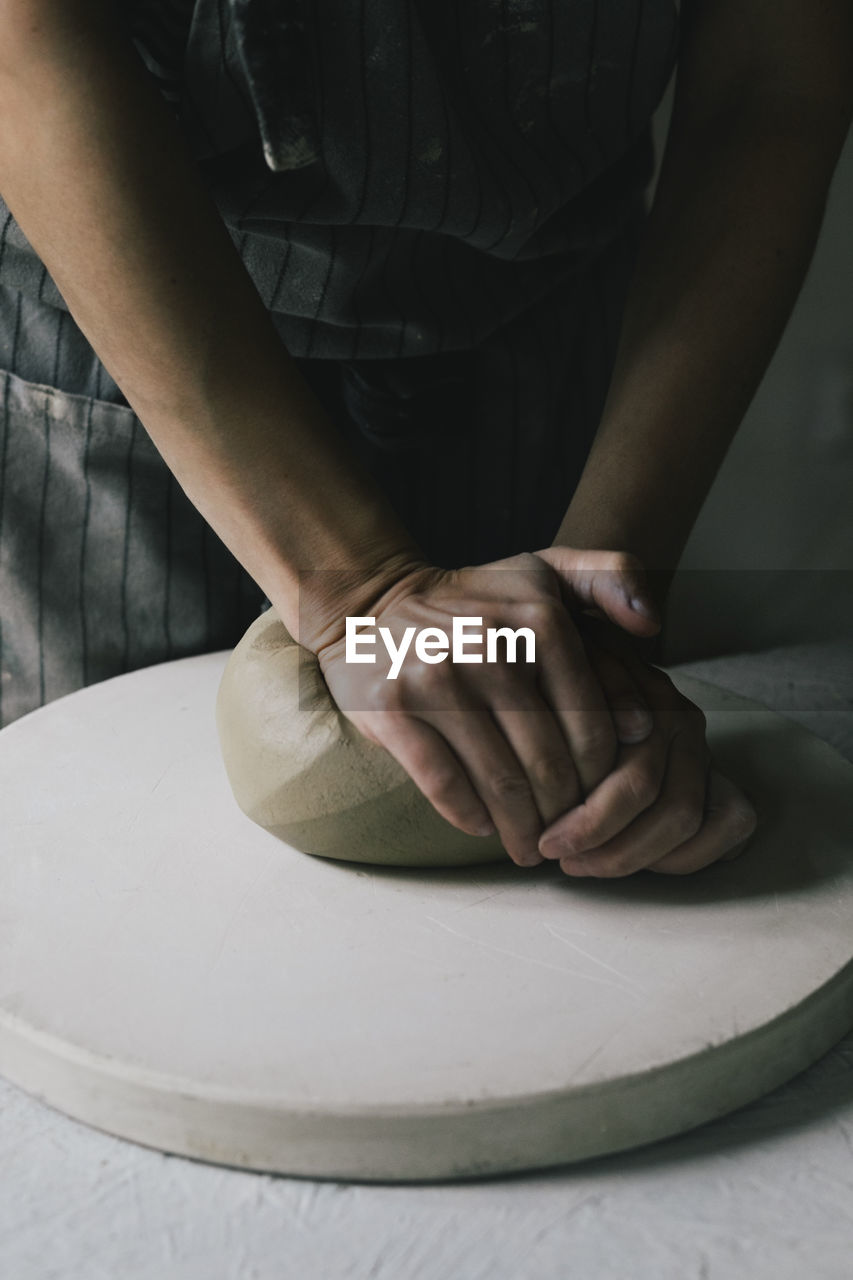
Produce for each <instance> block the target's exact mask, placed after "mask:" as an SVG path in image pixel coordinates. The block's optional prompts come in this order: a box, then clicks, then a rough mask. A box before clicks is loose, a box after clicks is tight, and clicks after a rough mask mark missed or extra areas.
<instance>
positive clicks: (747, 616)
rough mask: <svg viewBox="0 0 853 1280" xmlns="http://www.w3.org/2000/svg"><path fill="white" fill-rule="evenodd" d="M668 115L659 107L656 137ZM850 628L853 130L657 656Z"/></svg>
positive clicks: (754, 645) (850, 631)
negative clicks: (804, 273)
mask: <svg viewBox="0 0 853 1280" xmlns="http://www.w3.org/2000/svg"><path fill="white" fill-rule="evenodd" d="M666 118H667V107H666V105H664V107H663V108H662V109H661V112H659V115H658V119H657V121H656V130H657V133H658V137H659V139H660V138H661V137H662V136H663V135H664V133H665V127H666ZM659 149H660V142H659ZM845 637H846V638H848V639H850V643H851V645H853V135H851V137H849V138H848V140H847V145H846V148H845V150H844V153H843V156H842V158H841V162H840V164H839V167H838V170H837V172H836V176H835V181H834V184H833V188H832V192H831V195H830V200H829V206H828V209H827V215H826V220H825V223H824V226H823V230H822V233H821V238H820V243H819V246H818V250H817V253H816V255H815V259H814V261H813V263H812V267H811V270H810V272H809V275H808V278H807V280H806V283H805V286H804V288H803V291H802V294H801V296H800V299H799V301H798V303H797V307H796V309H795V312H794V314H793V316H792V318H791V321H790V323H789V325H788V328H787V331H786V333H785V336H784V338H783V340H782V343H781V345H780V347H779V349H778V351H777V353H776V356H775V358H774V360H773V362H772V365H771V367H770V369H769V370H768V373H767V375H766V377H765V379H764V382H763V384H762V386H761V388H760V390H759V392H758V395H757V396H756V398H755V401H754V403H753V405H752V408H751V409H750V412H749V414H748V415H747V417H746V419H745V421H744V422H743V424H742V426H741V429H740V431H739V433H738V435H737V437H736V439H735V442H734V444H733V446H732V448H731V450H730V452H729V454H728V456H727V458H726V460H725V462H724V464H723V467H722V468H721V470H720V472H719V474H718V477H717V480H716V482H715V484H714V486H713V488H712V491H711V493H710V494H709V496H708V499H707V501H706V503H705V506H704V508H703V510H702V512H701V514H700V517H699V519H698V521H697V524H696V526H695V529H694V532H693V535H692V536H691V538H690V541H689V543H688V546H687V548H686V550H685V553H684V556H683V558H682V562H681V568H680V572H679V574H678V576H677V579H676V583H675V585H674V588H673V593H672V597H671V607H670V616H669V620H668V640H667V645H666V649H665V658H666V660H667V661H670V662H676V661H681V660H683V659H687V658H689V657H698V656H703V655H710V654H716V653H722V652H727V651H728V652H731V651H735V650H744V649H761V648H766V647H769V646H772V645H778V644H785V643H793V642H797V641H802V640H808V639H815V638H816V639H829V638H832V639H836V638H845Z"/></svg>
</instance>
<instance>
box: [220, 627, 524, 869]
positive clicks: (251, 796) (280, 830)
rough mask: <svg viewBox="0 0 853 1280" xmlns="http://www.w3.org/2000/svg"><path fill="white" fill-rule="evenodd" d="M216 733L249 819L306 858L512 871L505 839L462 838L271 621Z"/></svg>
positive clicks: (226, 682)
mask: <svg viewBox="0 0 853 1280" xmlns="http://www.w3.org/2000/svg"><path fill="white" fill-rule="evenodd" d="M216 721H217V728H218V730H219V741H220V745H221V748H222V757H223V760H224V762H225V768H226V771H227V773H228V778H229V781H230V783H231V787H232V790H233V792H234V796H235V799H236V800H237V803H238V804H239V806H240V808H241V809H242V810H243V812H244V813H245V814H246V815H247V816H248V817H249V818H251V819H252V821H253V822H256V823H257V824H258V825H259V826H261V827H264V828H265V829H266V830H267V831H270V832H272V834H273V835H275V836H278V837H279V838H280V839H281V840H284V841H286V842H287V843H288V844H289V845H292V846H293V847H294V848H296V849H300V850H301V851H302V852H303V853H313V854H317V855H319V856H321V857H326V858H343V859H346V860H347V861H350V862H373V863H383V864H385V865H397V866H420V867H430V866H433V867H439V866H464V865H466V864H469V863H480V862H501V861H508V856H507V854H506V852H505V851H504V849H503V846H502V845H501V843H500V841H499V840H498V838H497V836H485V837H482V836H469V835H465V834H464V832H462V831H458V830H457V829H456V827H453V826H451V824H450V823H449V822H446V821H445V819H444V818H442V817H441V816H440V815H439V814H438V813H436V811H435V809H434V808H433V807H432V805H431V804H430V802H429V801H428V800H427V799H426V797H425V796H423V795H422V794H421V792H420V791H419V790H418V788H417V787H416V786H415V784H414V782H412V780H411V779H410V778H409V776H408V774H407V773H406V772H405V770H404V769H403V767H402V766H401V765H399V764H398V763H397V761H396V760H394V758H393V757H392V756H391V755H390V754H389V753H388V752H387V751H386V750H385V748H384V747H380V746H378V745H377V744H376V743H375V742H370V741H368V739H367V738H365V737H363V736H362V734H360V733H359V731H358V730H357V729H356V728H355V726H354V725H352V724H350V722H349V721H348V720H347V718H346V717H345V716H344V715H343V713H342V712H340V711H339V710H338V708H337V706H336V705H335V703H334V702H333V701H332V697H331V695H330V693H329V690H328V688H327V687H326V683H325V681H324V679H323V676H322V673H321V671H320V666H319V663H318V662H317V659H316V658H315V657H314V655H313V654H312V653H310V652H309V651H308V650H307V649H303V648H302V647H301V646H300V645H298V644H297V643H296V641H295V640H294V639H293V637H292V636H291V635H290V634H289V632H288V631H287V630H286V628H285V626H284V624H283V623H282V621H281V619H280V618H279V617H278V615H277V614H276V613H275V612H274V610H272V609H270V610H268V611H267V612H266V613H263V614H261V616H260V617H259V618H257V619H256V621H255V622H253V623H252V625H251V627H249V630H248V631H247V632H246V634H245V635H244V636H243V639H242V640H241V641H240V643H239V644H238V645H237V647H236V649H235V650H234V652H233V653H232V655H231V657H230V659H229V660H228V663H227V665H226V668H225V672H224V674H223V677H222V683H221V684H220V686H219V694H218V697H217V703H216Z"/></svg>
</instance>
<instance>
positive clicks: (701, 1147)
mask: <svg viewBox="0 0 853 1280" xmlns="http://www.w3.org/2000/svg"><path fill="white" fill-rule="evenodd" d="M686 669H687V670H689V671H691V672H692V673H694V674H696V675H698V676H700V677H702V678H704V679H709V680H712V681H714V682H716V683H719V684H721V685H724V686H726V687H729V688H732V689H734V690H735V691H737V692H741V693H744V694H746V695H748V696H750V697H754V698H756V699H758V700H763V701H765V702H766V703H767V704H768V705H771V706H773V707H774V708H776V709H778V710H780V711H782V712H783V713H785V714H788V715H790V716H791V718H792V719H796V720H798V721H799V722H801V723H803V724H805V725H806V726H807V727H808V728H810V729H812V730H813V731H815V732H817V733H819V734H820V735H821V736H822V737H824V738H826V739H827V740H828V741H830V742H831V743H832V744H833V745H834V746H836V748H838V749H839V750H841V751H842V752H843V753H844V754H845V755H847V757H848V758H851V759H853V654H851V651H850V648H849V647H842V646H838V645H836V646H825V647H823V648H820V647H815V646H807V647H805V646H804V647H801V648H800V649H799V650H779V651H773V652H770V653H767V654H761V655H750V656H748V657H742V658H737V659H716V660H714V661H712V662H708V663H694V664H691V666H690V667H689V668H686ZM0 1153H2V1161H0V1278H2V1280H35V1278H37V1280H47V1278H48V1277H51V1278H52V1277H57V1278H58V1277H74V1278H75V1280H76V1278H77V1277H80V1278H84V1280H90V1278H91V1280H96V1278H100V1277H104V1278H105V1280H106V1277H109V1278H110V1280H132V1278H135V1277H149V1276H151V1277H154V1276H157V1277H161V1276H163V1277H192V1278H193V1280H195V1278H196V1277H197V1278H198V1280H202V1278H204V1280H218V1278H219V1277H228V1278H229V1280H231V1278H232V1277H233V1278H234V1280H267V1277H269V1278H270V1280H273V1278H274V1277H275V1278H277V1277H287V1278H288V1280H289V1278H290V1277H294V1280H296V1277H299V1280H303V1278H307V1280H339V1278H340V1280H344V1278H346V1280H439V1277H441V1280H479V1278H480V1277H482V1278H483V1280H486V1278H487V1277H488V1280H504V1278H506V1280H509V1278H510V1277H511V1278H512V1280H518V1278H522V1277H523V1278H526V1277H530V1278H531V1280H533V1278H535V1280H551V1278H552V1277H553V1278H554V1280H557V1278H558V1277H559V1278H560V1280H563V1278H564V1277H575V1276H577V1277H579V1278H580V1280H599V1278H600V1280H609V1278H610V1277H613V1278H614V1280H616V1278H618V1280H625V1278H627V1280H644V1278H645V1277H646V1276H648V1277H649V1280H651V1278H652V1277H654V1278H655V1280H670V1277H671V1278H672V1280H693V1278H695V1280H747V1278H748V1280H764V1277H767V1278H768V1280H769V1278H770V1277H773V1280H787V1277H791V1278H792V1280H793V1277H797V1280H800V1278H801V1277H802V1276H809V1277H818V1278H820V1280H823V1278H824V1277H826V1278H827V1280H830V1278H831V1280H835V1278H836V1277H837V1278H838V1280H842V1278H843V1280H849V1277H850V1275H851V1261H850V1259H851V1257H853V1036H851V1037H848V1039H847V1040H845V1041H844V1042H843V1043H842V1044H841V1045H840V1046H838V1047H837V1048H836V1049H835V1050H833V1051H832V1052H831V1053H830V1054H828V1055H827V1057H826V1058H824V1059H823V1060H822V1061H821V1062H819V1063H818V1064H817V1065H816V1066H815V1067H813V1068H812V1069H811V1070H810V1071H808V1072H806V1073H805V1074H804V1075H802V1076H800V1077H799V1078H798V1079H797V1080H795V1081H793V1082H792V1083H791V1084H790V1085H788V1086H786V1087H785V1088H784V1089H781V1090H778V1091H777V1092H776V1093H774V1094H771V1095H770V1096H769V1097H767V1098H766V1099H764V1100H762V1101H761V1102H759V1103H756V1104H753V1105H752V1106H750V1107H748V1108H745V1109H744V1110H742V1111H740V1112H738V1113H735V1114H734V1115H731V1116H729V1117H727V1118H726V1119H724V1120H721V1121H717V1122H715V1123H714V1124H712V1125H708V1126H706V1127H705V1128H703V1129H700V1130H696V1131H694V1132H693V1133H691V1134H688V1135H685V1136H683V1137H680V1138H677V1139H673V1140H670V1141H667V1142H664V1143H660V1144H658V1145H657V1146H654V1147H650V1148H646V1149H644V1150H641V1151H638V1152H634V1153H630V1154H627V1155H619V1156H614V1157H610V1158H608V1159H606V1160H599V1161H595V1162H591V1163H587V1164H585V1165H580V1166H574V1167H572V1168H567V1169H565V1170H556V1171H554V1172H549V1173H545V1174H531V1175H524V1176H520V1177H519V1176H514V1177H508V1178H501V1179H492V1180H488V1181H480V1182H472V1183H459V1184H450V1183H446V1184H431V1185H408V1186H405V1185H403V1186H383V1185H379V1186H376V1185H373V1186H370V1185H356V1184H346V1183H340V1182H320V1181H309V1180H303V1179H295V1178H279V1177H268V1176H265V1175H259V1174H253V1173H243V1172H238V1171H234V1170H229V1169H222V1168H216V1167H213V1166H206V1165H201V1164H195V1163H192V1162H190V1161H187V1160H183V1159H180V1158H176V1157H167V1156H162V1155H159V1154H157V1153H156V1152H152V1151H148V1150H145V1149H143V1148H140V1147H136V1146H133V1145H131V1144H129V1143H125V1142H122V1141H119V1140H117V1139H113V1138H109V1137H106V1136H104V1135H102V1134H99V1133H96V1132H94V1131H92V1130H89V1129H86V1128H85V1127H83V1126H82V1125H79V1124H76V1123H75V1122H73V1121H71V1120H68V1119H66V1118H65V1117H63V1116H61V1115H58V1114H57V1113H55V1112H53V1111H51V1110H49V1109H48V1108H46V1107H44V1106H42V1105H40V1104H38V1103H36V1102H34V1101H32V1100H31V1099H29V1098H28V1097H26V1096H25V1095H24V1094H22V1093H20V1092H19V1091H18V1090H16V1089H14V1088H12V1087H11V1086H8V1085H5V1084H0Z"/></svg>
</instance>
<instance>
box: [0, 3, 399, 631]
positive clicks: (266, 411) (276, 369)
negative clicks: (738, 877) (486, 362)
mask: <svg viewBox="0 0 853 1280" xmlns="http://www.w3.org/2000/svg"><path fill="white" fill-rule="evenodd" d="M114 9H115V5H114V3H112V0H107V3H104V2H103V0H61V2H57V0H2V4H0V189H2V192H3V195H4V198H5V199H6V201H7V203H8V205H9V207H10V208H11V210H12V212H13V213H14V215H15V217H16V219H17V220H18V221H19V222H20V224H21V226H22V228H23V230H24V232H25V234H26V235H27V237H28V238H29V240H30V242H31V243H32V245H33V247H34V248H35V250H36V252H37V253H38V254H39V256H40V257H41V258H42V260H43V261H44V263H45V264H46V266H47V267H48V270H49V271H50V272H51V274H52V276H53V277H54V279H55V280H56V283H57V285H58V287H59V289H60V291H61V293H62V295H63V297H64V298H65V300H66V302H67V303H68V306H69V309H70V310H71V312H72V314H73V316H74V318H75V320H76V321H77V323H78V324H79V325H80V327H81V329H82V330H83V332H84V333H85V334H86V336H87V338H88V339H89V341H90V342H91V343H92V345H93V347H94V348H95V350H96V351H97V352H98V354H99V356H100V357H101V358H102V360H103V361H104V363H105V364H106V366H107V368H108V369H109V371H110V373H111V374H112V376H113V377H114V378H115V380H116V382H117V383H118V384H119V386H120V387H121V388H122V390H123V392H124V394H125V395H126V397H127V399H128V401H129V402H130V404H131V405H132V407H133V408H134V409H135V411H136V412H137V413H138V415H139V417H140V418H141V420H142V421H143V422H144V424H145V427H146V429H147V430H148V432H149V433H150V435H151V436H152V438H153V439H154V441H155V443H156V445H157V447H158V448H159V450H160V452H161V453H162V454H163V456H164V458H165V460H166V462H167V463H168V465H169V467H170V468H171V469H172V471H173V472H174V474H175V475H176V477H177V479H178V480H179V482H180V483H181V485H182V487H183V488H184V489H185V490H186V492H187V494H188V495H189V497H190V498H191V500H192V501H193V502H194V503H195V505H196V506H197V507H198V509H199V510H200V511H201V513H202V514H203V515H204V517H205V518H206V519H207V520H208V522H209V523H210V524H211V525H212V527H213V528H214V529H215V530H216V531H217V532H218V533H219V535H220V536H221V537H222V539H223V540H224V541H225V542H226V544H227V545H228V546H229V547H230V548H231V550H232V551H233V552H234V553H235V555H236V556H237V557H238V559H239V560H240V561H241V562H242V564H243V565H244V566H245V567H246V569H247V570H248V571H249V573H250V574H251V575H252V576H253V577H254V578H255V579H256V581H257V582H259V583H260V584H261V586H262V587H263V588H264V590H265V591H266V593H267V594H268V596H269V597H270V599H271V600H272V601H273V603H274V604H275V605H276V607H277V608H278V610H279V612H280V614H281V615H282V617H283V619H284V621H285V623H286V624H287V626H288V627H289V628H290V629H291V631H292V632H293V633H294V634H298V628H299V609H298V607H297V604H298V600H297V596H298V588H299V571H300V569H304V568H311V567H322V568H325V569H333V568H338V567H339V568H348V569H352V570H353V571H355V572H356V573H357V575H358V576H359V577H363V579H364V589H365V593H366V594H367V595H369V594H370V591H371V586H372V583H373V580H374V578H375V579H376V580H377V581H381V582H382V583H386V582H387V581H389V580H393V578H394V577H395V575H400V574H402V573H403V572H405V570H406V569H407V568H408V567H410V565H411V564H412V563H415V564H419V563H421V562H422V561H421V557H420V556H419V553H418V551H417V548H416V547H414V545H413V543H412V541H411V539H410V538H409V536H408V535H407V533H406V532H405V530H404V529H403V528H402V526H400V524H399V523H398V521H397V520H396V517H395V516H394V515H393V513H392V512H391V510H390V508H389V507H388V505H387V504H386V502H385V501H384V499H383V498H382V497H381V496H380V494H379V493H378V491H377V490H376V489H375V487H374V486H373V484H372V482H371V481H369V479H368V478H367V477H366V476H365V475H363V474H362V473H361V472H360V470H359V469H358V467H357V466H356V465H355V462H354V461H353V459H352V458H350V457H349V456H348V454H347V453H346V452H345V450H344V448H343V446H342V444H341V443H340V442H339V440H338V438H337V436H336V433H335V431H334V428H333V427H332V425H331V424H330V423H329V422H328V421H327V419H326V416H325V414H324V411H323V410H322V408H321V406H320V405H319V403H318V402H317V401H316V398H315V397H314V396H313V394H312V393H311V391H310V390H309V388H308V387H307V384H306V383H305V381H304V379H303V378H302V377H301V375H300V373H299V370H298V368H297V366H296V365H295V364H294V363H293V361H291V360H290V358H289V357H288V354H287V352H286V351H285V349H284V347H283V345H282V343H281V340H280V338H279V337H278V335H277V333H276V331H275V329H274V326H273V324H272V321H271V320H270V317H269V316H268V314H267V311H266V309H265V307H264V305H263V303H262V302H261V300H260V298H259V297H258V295H257V293H256V291H255V289H254V287H253V285H252V283H251V280H250V278H249V276H248V274H247V273H246V271H245V269H244V267H243V265H242V263H241V262H240V259H239V256H238V254H237V252H236V250H235V248H234V246H233V244H232V242H231V239H230V237H229V235H228V233H227V231H226V230H225V228H224V226H223V224H222V222H221V219H220V217H219V215H218V212H217V211H216V209H215V207H214V205H213V202H212V200H211V198H210V196H209V195H208V193H207V192H206V191H205V189H204V187H203V185H202V183H201V181H200V179H199V177H198V175H197V173H196V171H195V168H194V166H193V165H192V163H191V161H190V159H189V157H188V155H187V154H186V151H185V148H184V145H183V141H182V139H181V136H180V133H179V131H178V129H177V128H176V126H175V122H174V120H173V119H172V117H171V115H170V113H169V111H168V108H167V107H166V106H165V104H164V103H163V101H162V99H161V98H160V95H159V92H158V91H157V89H156V87H155V86H154V84H153V82H152V81H151V79H150V77H149V76H148V75H147V73H146V71H145V69H144V67H143V66H142V64H141V62H140V60H139V58H138V57H137V55H136V53H135V51H134V49H133V47H132V45H131V44H130V42H129V40H128V38H127V36H126V35H125V33H124V32H123V31H122V30H120V29H119V27H118V25H117V23H116V22H115V19H114V17H113V11H114ZM354 576H355V574H354ZM323 582H324V579H323V578H322V577H320V578H319V579H317V590H318V591H321V590H322V589H323ZM312 603H313V606H314V613H315V615H316V617H317V627H318V630H319V631H322V626H323V623H324V621H325V618H326V616H327V615H328V616H329V617H330V618H331V617H332V616H336V614H337V612H338V607H337V602H334V601H331V600H325V599H323V598H322V597H321V596H318V598H317V600H316V601H314V602H312ZM354 611H356V612H357V610H354ZM304 614H305V611H303V616H304Z"/></svg>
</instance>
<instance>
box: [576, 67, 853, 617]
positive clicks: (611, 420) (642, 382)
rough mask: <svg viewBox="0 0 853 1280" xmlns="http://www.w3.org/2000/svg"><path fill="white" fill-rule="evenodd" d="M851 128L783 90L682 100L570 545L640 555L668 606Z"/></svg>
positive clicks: (841, 112) (799, 273)
mask: <svg viewBox="0 0 853 1280" xmlns="http://www.w3.org/2000/svg"><path fill="white" fill-rule="evenodd" d="M682 96H683V95H682ZM847 119H848V112H847V111H846V110H845V109H844V107H843V105H841V104H837V103H836V102H831V103H826V104H818V103H816V102H814V101H804V100H802V99H800V98H796V97H788V96H786V95H784V94H780V93H776V92H769V91H768V92H763V91H759V92H756V93H755V94H753V95H744V96H740V95H733V97H732V99H731V100H729V101H728V102H727V105H726V107H725V108H721V109H719V110H716V111H712V112H710V113H708V114H707V115H704V116H702V115H700V114H698V113H697V112H696V111H695V110H694V109H693V105H692V103H691V102H690V101H689V99H688V100H687V101H682V102H680V103H679V102H677V103H676V110H675V114H674V117H673V126H672V129H671V134H670V139H669V142H668V147H667V152H666V156H665V162H664V166H663V170H662V174H661V180H660V183H659V186H658V190H657V194H656V198H655V202H654V205H653V208H652V211H651V213H650V217H649V221H648V226H647V232H646V236H645V240H644V244H643V247H642V250H641V255H640V259H639V262H638V267H637V271H636V275H635V279H634V281H633V284H632V287H631V292H630V295H629V300H628V305H627V308H626V313H625V318H624V324H623V331H622V336H621V341H620V348H619V352H618V355H617V362H616V367H615V370H614V375H613V380H612V384H611V389H610V393H609V397H608V400H607V404H606V407H605V411H604V414H603V417H602V421H601V424H600V428H599V430H598V432H597V435H596V438H595V441H594V445H593V448H592V450H591V453H590V457H589V459H588V463H587V466H586V468H585V470H584V473H583V476H582V479H581V481H580V484H579V486H578V489H577V491H576V493H575V495H574V497H573V499H572V502H571V504H570V507H569V510H568V512H567V515H566V518H565V520H564V522H563V524H562V526H561V528H560V531H559V534H558V536H557V539H556V541H557V542H558V543H562V544H570V545H581V546H595V547H613V548H616V547H618V548H623V549H625V550H628V551H632V552H633V553H634V554H636V555H638V556H639V557H640V558H641V560H643V562H644V563H645V564H646V565H647V566H648V567H649V568H650V569H651V570H652V571H653V572H654V575H655V578H656V582H657V590H658V594H659V597H661V598H663V596H664V595H665V592H666V588H667V586H668V583H669V580H670V579H671V576H672V574H673V572H674V570H675V566H676V564H677V561H678V559H679V556H680V555H681V552H682V549H683V547H684V544H685V542H686V540H687V537H688V535H689V533H690V529H691V527H692V525H693V523H694V521H695V518H696V516H697V514H698V511H699V509H700V507H701V504H702V502H703V500H704V498H705V496H706V494H707V491H708V489H709V487H710V485H711V482H712V480H713V478H714V475H715V474H716V472H717V469H718V467H719V465H720V463H721V461H722V459H723V457H724V455H725V452H726V449H727V448H728V446H729V444H730V442H731V439H732V437H733V435H734V433H735V431H736V429H737V427H738V425H739V423H740V421H741V419H742V417H743V414H744V412H745V410H746V408H747V407H748V405H749V402H750V400H751V398H752V396H753V394H754V392H755V390H756V388H757V386H758V383H759V381H760V379H761V377H762V375H763V373H764V370H765V368H766V365H767V363H768V361H769V359H770V356H771V355H772V353H773V350H774V348H775V346H776V344H777V342H778V339H779V337H780V335H781V332H782V329H783V327H784V325H785V322H786V320H787V318H788V315H789V313H790V310H791V308H792V306H793V303H794V300H795V298H796V296H797V293H798V290H799V288H800V285H801V283H802V280H803V277H804V275H805V271H806V268H807V266H808V263H809V260H810V258H811V255H812V252H813V249H814V244H815V241H816V237H817V233H818V230H819V227H820V222H821V217H822V212H823V208H824V203H825V198H826V192H827V189H828V186H829V182H830V179H831V175H832V172H833V169H834V165H835V162H836V159H837V155H838V151H839V149H840V147H841V144H842V142H843V139H844V134H845V131H846V125H847Z"/></svg>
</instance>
